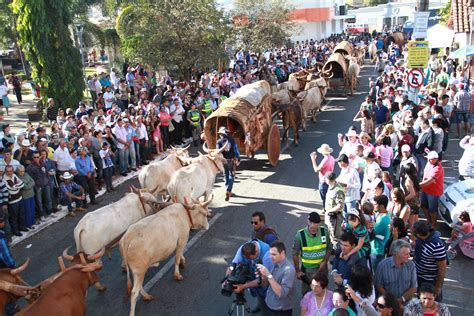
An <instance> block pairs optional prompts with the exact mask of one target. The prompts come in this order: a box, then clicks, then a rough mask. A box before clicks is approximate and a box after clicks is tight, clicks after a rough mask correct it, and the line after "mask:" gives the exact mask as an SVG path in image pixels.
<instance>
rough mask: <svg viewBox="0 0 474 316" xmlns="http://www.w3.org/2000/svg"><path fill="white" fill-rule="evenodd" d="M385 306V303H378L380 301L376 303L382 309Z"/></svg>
mask: <svg viewBox="0 0 474 316" xmlns="http://www.w3.org/2000/svg"><path fill="white" fill-rule="evenodd" d="M385 307H386V306H385V305H383V304H380V303H377V308H380V309H382V308H385Z"/></svg>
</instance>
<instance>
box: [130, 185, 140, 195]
mask: <svg viewBox="0 0 474 316" xmlns="http://www.w3.org/2000/svg"><path fill="white" fill-rule="evenodd" d="M130 190H131V191H130V192H132V193H136V194H139V193H140V190H138V189H137V188H136V187H135V186H134V185H131V186H130Z"/></svg>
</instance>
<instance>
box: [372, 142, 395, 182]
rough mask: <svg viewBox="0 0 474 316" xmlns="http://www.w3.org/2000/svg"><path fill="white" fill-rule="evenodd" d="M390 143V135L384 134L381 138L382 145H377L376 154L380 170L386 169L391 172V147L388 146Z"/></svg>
mask: <svg viewBox="0 0 474 316" xmlns="http://www.w3.org/2000/svg"><path fill="white" fill-rule="evenodd" d="M390 144H391V140H390V137H388V136H385V137H384V138H383V139H382V145H380V146H377V148H376V154H377V156H378V159H379V160H380V168H382V171H388V172H389V173H390V174H392V159H393V149H392V147H390Z"/></svg>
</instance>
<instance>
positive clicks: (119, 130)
mask: <svg viewBox="0 0 474 316" xmlns="http://www.w3.org/2000/svg"><path fill="white" fill-rule="evenodd" d="M112 133H114V135H115V137H117V139H120V140H122V141H124V142H126V141H127V130H126V129H125V127H123V126H122V127H120V126H118V124H117V125H115V127H114V128H113V129H112ZM117 148H118V149H124V148H125V145H124V144H122V143H121V142H117Z"/></svg>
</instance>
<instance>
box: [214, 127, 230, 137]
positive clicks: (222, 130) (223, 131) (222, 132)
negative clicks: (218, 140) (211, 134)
mask: <svg viewBox="0 0 474 316" xmlns="http://www.w3.org/2000/svg"><path fill="white" fill-rule="evenodd" d="M227 133H229V131H228V130H227V128H225V127H224V126H221V127H220V128H219V131H218V132H217V134H221V135H227Z"/></svg>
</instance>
